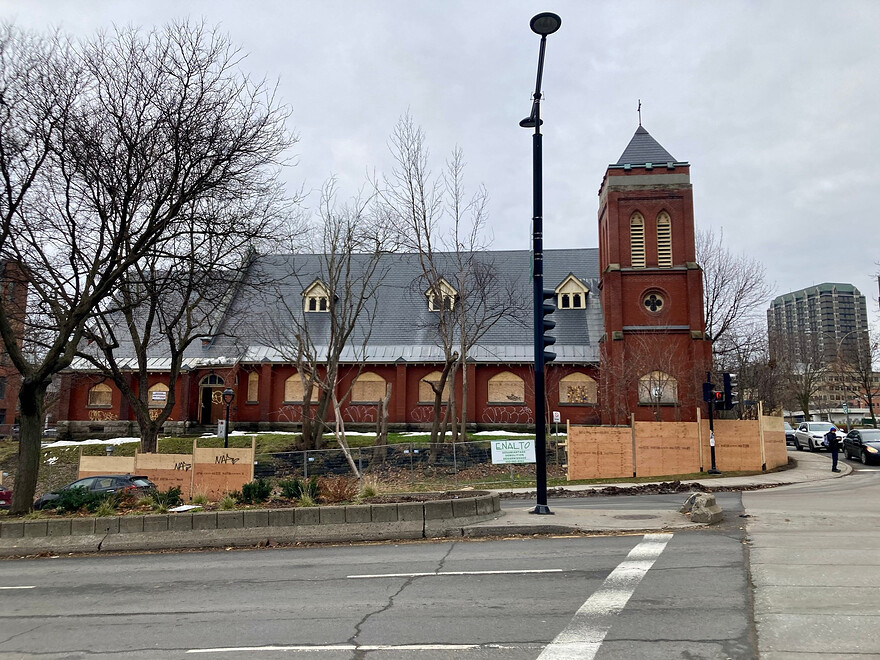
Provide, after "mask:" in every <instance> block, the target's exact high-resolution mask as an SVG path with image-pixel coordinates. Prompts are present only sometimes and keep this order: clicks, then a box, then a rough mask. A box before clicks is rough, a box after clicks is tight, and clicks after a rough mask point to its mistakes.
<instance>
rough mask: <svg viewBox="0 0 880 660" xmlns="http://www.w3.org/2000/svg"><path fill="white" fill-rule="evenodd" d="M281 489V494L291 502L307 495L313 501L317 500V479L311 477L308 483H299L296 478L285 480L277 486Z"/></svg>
mask: <svg viewBox="0 0 880 660" xmlns="http://www.w3.org/2000/svg"><path fill="white" fill-rule="evenodd" d="M278 485H279V486H280V487H281V494H282V495H283V496H284V497H286V498H288V499H291V500H298V499H300V498H302V496H303V495H308V496H309V497H311V498H312V499H313V500H316V499H318V494H319V493H318V491H319V488H318V478H317V477H316V476H314V475H313V476H312V478H311V479H309V480H308V481H300V480H299V479H297V478H295V477H294V478H293V479H285V480H284V481H282V482H280V483H279V484H278Z"/></svg>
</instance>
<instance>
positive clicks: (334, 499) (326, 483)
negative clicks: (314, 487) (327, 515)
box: [321, 477, 358, 504]
mask: <svg viewBox="0 0 880 660" xmlns="http://www.w3.org/2000/svg"><path fill="white" fill-rule="evenodd" d="M357 494H358V482H357V479H353V478H351V477H325V478H324V479H322V480H321V497H322V498H323V500H324V501H325V502H327V503H328V504H336V503H338V502H351V501H353V500H354V499H355V498H356V497H357Z"/></svg>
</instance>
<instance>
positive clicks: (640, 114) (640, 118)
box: [638, 99, 642, 126]
mask: <svg viewBox="0 0 880 660" xmlns="http://www.w3.org/2000/svg"><path fill="white" fill-rule="evenodd" d="M638 113H639V126H641V125H642V99H639V108H638Z"/></svg>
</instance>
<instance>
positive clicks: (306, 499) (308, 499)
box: [299, 493, 317, 506]
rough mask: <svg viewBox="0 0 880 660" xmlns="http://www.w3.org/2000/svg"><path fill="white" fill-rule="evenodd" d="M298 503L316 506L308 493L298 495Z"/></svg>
mask: <svg viewBox="0 0 880 660" xmlns="http://www.w3.org/2000/svg"><path fill="white" fill-rule="evenodd" d="M299 505H300V506H317V503H316V502H315V500H314V498H313V497H312V496H311V495H309V494H308V493H303V494H302V495H300V496H299Z"/></svg>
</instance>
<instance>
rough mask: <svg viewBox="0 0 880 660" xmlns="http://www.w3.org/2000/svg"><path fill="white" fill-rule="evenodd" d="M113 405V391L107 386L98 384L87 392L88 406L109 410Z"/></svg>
mask: <svg viewBox="0 0 880 660" xmlns="http://www.w3.org/2000/svg"><path fill="white" fill-rule="evenodd" d="M112 404H113V390H111V389H110V386H109V385H106V384H104V383H98V384H97V385H95V386H94V387H93V388H92V389H90V390H89V405H90V406H93V407H96V408H109V407H110V406H111V405H112Z"/></svg>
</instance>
